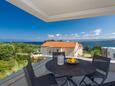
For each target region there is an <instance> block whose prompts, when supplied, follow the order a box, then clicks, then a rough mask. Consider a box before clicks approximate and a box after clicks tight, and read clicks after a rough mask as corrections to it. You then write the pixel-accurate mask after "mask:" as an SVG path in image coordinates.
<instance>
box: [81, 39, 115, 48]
mask: <svg viewBox="0 0 115 86" xmlns="http://www.w3.org/2000/svg"><path fill="white" fill-rule="evenodd" d="M81 43H82V44H83V46H87V45H88V46H90V47H93V46H95V45H99V46H102V47H115V41H109V40H108V41H84V42H81Z"/></svg>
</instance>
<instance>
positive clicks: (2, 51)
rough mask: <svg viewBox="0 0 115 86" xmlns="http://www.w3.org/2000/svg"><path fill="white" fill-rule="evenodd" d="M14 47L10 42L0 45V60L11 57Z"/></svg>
mask: <svg viewBox="0 0 115 86" xmlns="http://www.w3.org/2000/svg"><path fill="white" fill-rule="evenodd" d="M13 53H14V47H13V46H12V45H10V44H2V45H0V60H9V59H10V58H11V57H13Z"/></svg>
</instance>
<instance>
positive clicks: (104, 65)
mask: <svg viewBox="0 0 115 86" xmlns="http://www.w3.org/2000/svg"><path fill="white" fill-rule="evenodd" d="M110 60H111V59H110V58H107V57H102V56H94V57H93V61H92V64H93V65H94V66H95V67H96V69H99V70H101V71H103V72H105V74H106V75H107V74H108V72H109V66H110Z"/></svg>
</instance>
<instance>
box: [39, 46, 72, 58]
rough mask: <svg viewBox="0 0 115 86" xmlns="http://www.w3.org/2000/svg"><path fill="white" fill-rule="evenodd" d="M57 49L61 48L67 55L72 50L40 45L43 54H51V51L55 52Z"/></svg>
mask: <svg viewBox="0 0 115 86" xmlns="http://www.w3.org/2000/svg"><path fill="white" fill-rule="evenodd" d="M57 50H59V52H60V51H61V50H62V51H63V52H65V54H66V56H68V55H69V54H71V53H72V52H73V51H74V48H56V47H41V53H42V54H43V55H52V52H57ZM49 52H51V53H49Z"/></svg>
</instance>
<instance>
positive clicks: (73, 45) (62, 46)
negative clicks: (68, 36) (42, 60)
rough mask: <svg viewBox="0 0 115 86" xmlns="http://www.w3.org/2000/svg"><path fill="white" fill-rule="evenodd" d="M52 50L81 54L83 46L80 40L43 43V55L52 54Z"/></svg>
mask: <svg viewBox="0 0 115 86" xmlns="http://www.w3.org/2000/svg"><path fill="white" fill-rule="evenodd" d="M52 52H65V55H66V56H81V55H82V52H83V47H82V44H80V43H79V42H45V43H43V44H42V45H41V53H42V54H43V55H52Z"/></svg>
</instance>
